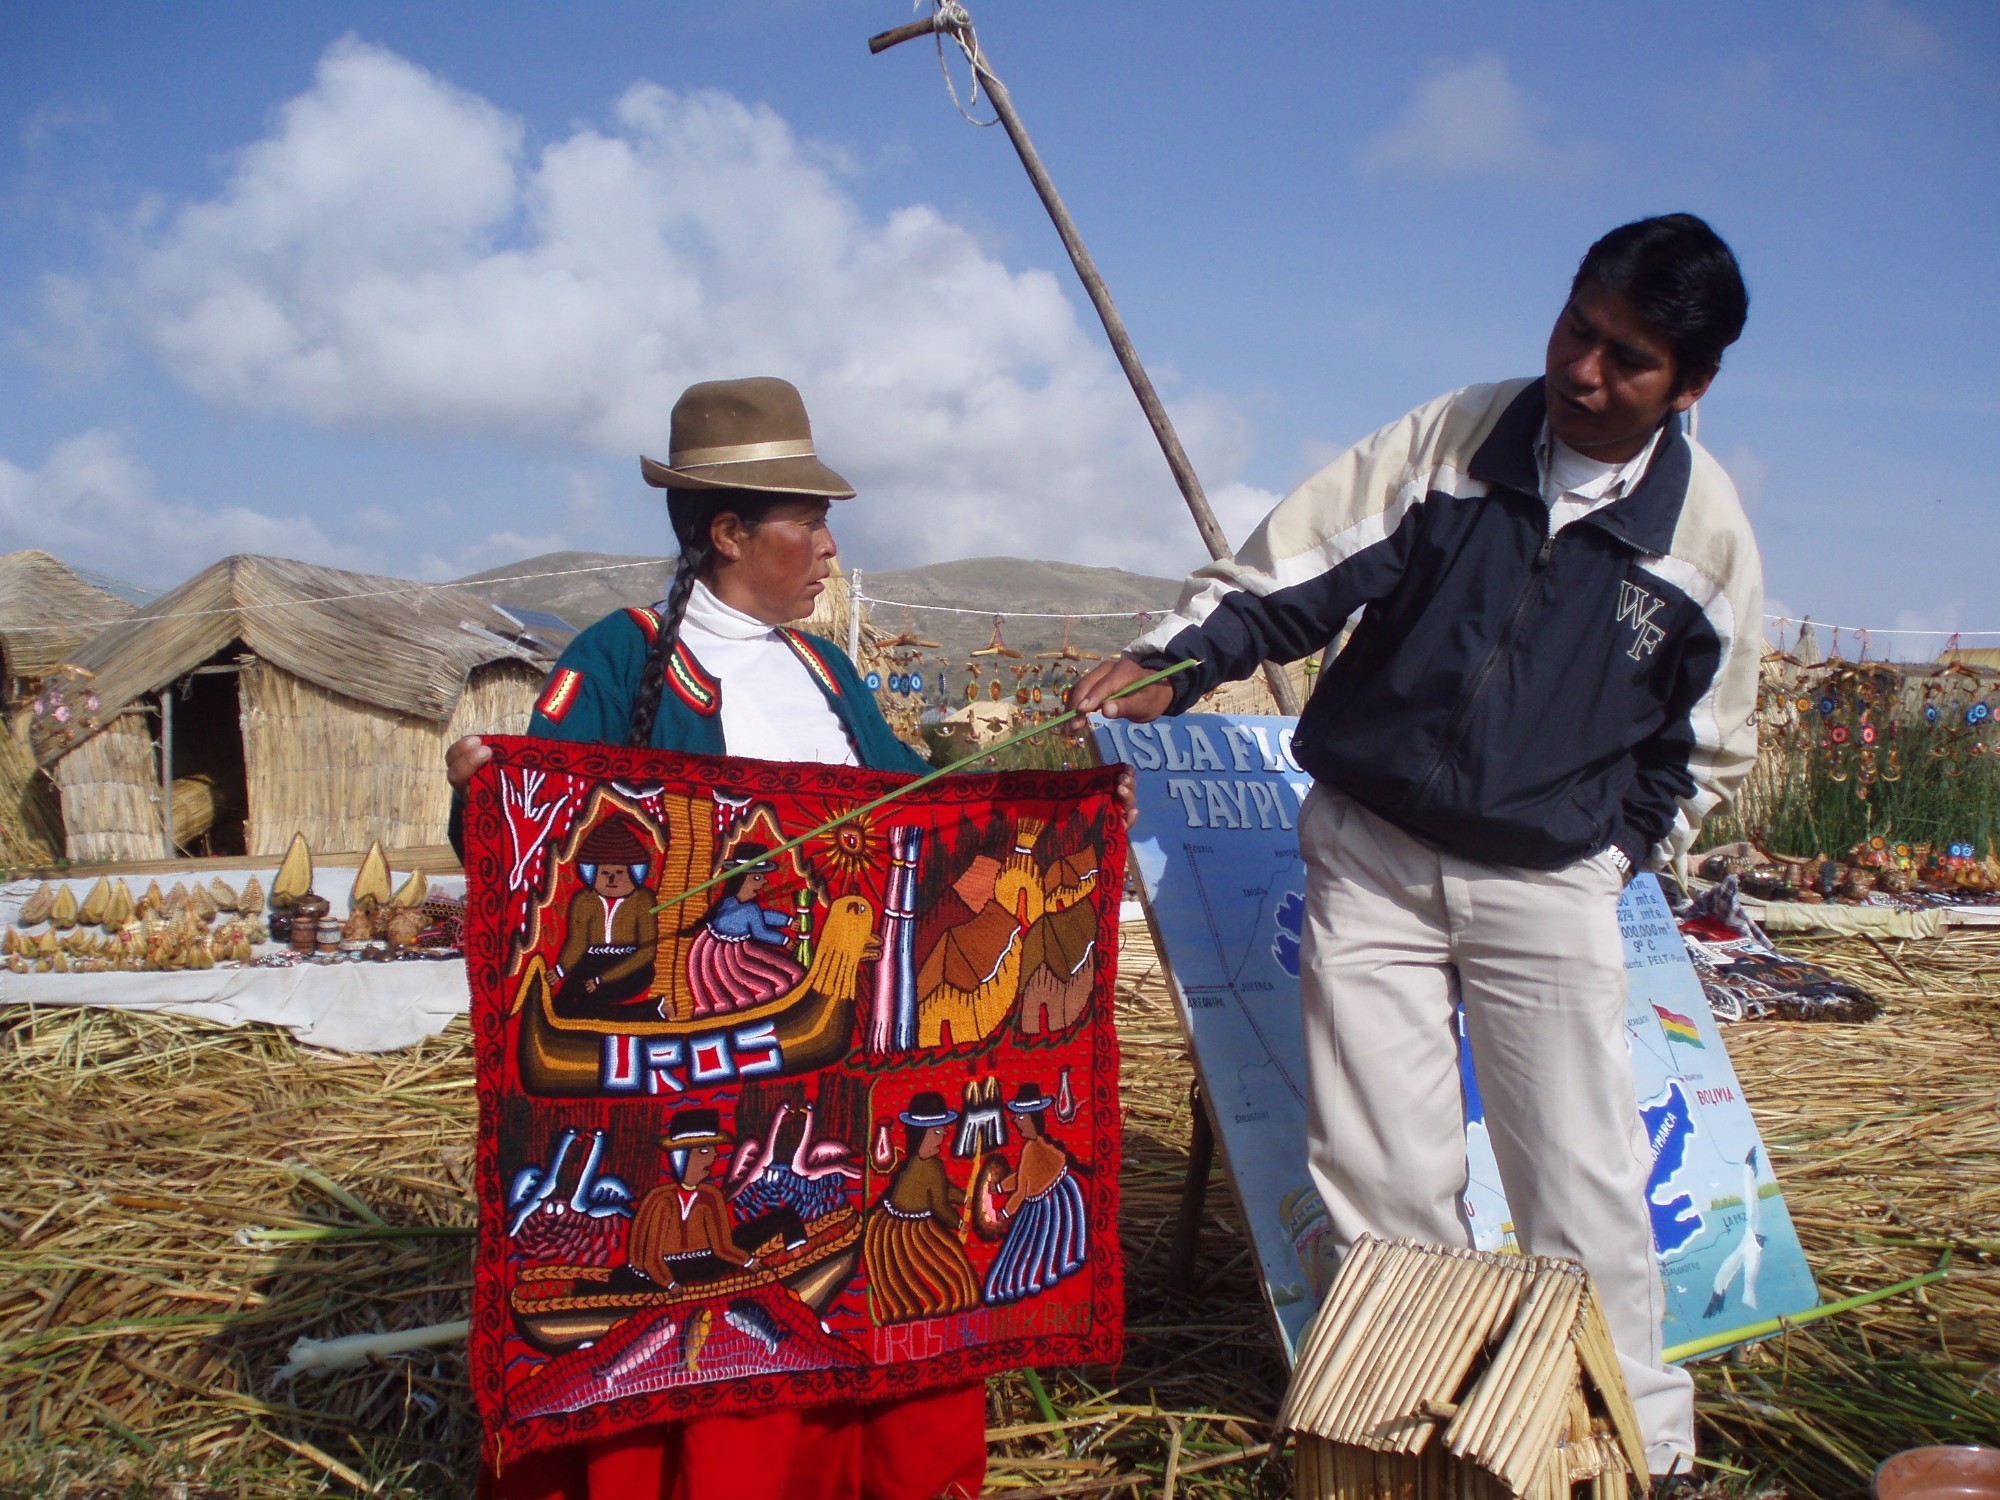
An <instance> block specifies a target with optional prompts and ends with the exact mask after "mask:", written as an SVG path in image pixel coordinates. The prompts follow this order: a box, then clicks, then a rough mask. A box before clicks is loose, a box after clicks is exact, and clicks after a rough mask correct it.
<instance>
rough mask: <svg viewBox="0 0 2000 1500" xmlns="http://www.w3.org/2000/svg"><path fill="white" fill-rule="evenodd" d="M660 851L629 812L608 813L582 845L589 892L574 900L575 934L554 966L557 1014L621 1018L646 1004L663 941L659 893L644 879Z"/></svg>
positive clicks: (571, 915) (581, 863) (582, 864)
mask: <svg viewBox="0 0 2000 1500" xmlns="http://www.w3.org/2000/svg"><path fill="white" fill-rule="evenodd" d="M655 853H656V851H655V850H654V849H652V848H651V847H649V846H648V844H647V843H646V840H645V838H644V837H643V836H642V835H641V833H640V830H639V825H638V824H637V823H636V822H634V821H633V820H632V819H631V818H629V817H626V816H624V815H623V814H614V815H612V816H611V817H608V818H606V819H605V820H604V821H602V822H601V823H599V824H598V825H597V826H596V827H595V828H593V829H591V830H590V831H589V832H588V833H586V834H585V835H584V836H583V839H582V841H581V843H579V844H578V846H577V871H578V873H579V874H580V875H581V876H582V877H583V883H584V885H585V887H586V889H584V890H580V891H578V892H577V893H576V895H575V896H573V897H572V898H571V899H570V904H569V928H568V934H569V935H568V938H567V940H566V941H565V942H564V944H563V949H562V956H561V958H560V959H559V960H558V961H557V966H556V974H557V976H558V979H559V981H560V982H559V983H558V984H557V986H556V992H555V1009H556V1013H557V1014H558V1015H565V1016H615V1015H618V1014H620V1013H621V1012H623V1011H625V1010H627V1008H628V1007H631V1006H633V1005H634V1004H635V1003H636V1004H644V1003H645V1002H646V992H647V990H648V989H649V988H650V987H651V985H652V983H653V950H654V948H655V946H657V943H658V940H659V923H658V922H657V921H656V920H655V919H654V916H653V903H654V900H655V898H656V894H657V893H656V892H655V891H654V889H653V887H652V886H650V885H647V884H646V875H647V872H648V871H649V870H650V869H651V868H652V867H653V863H654V859H655Z"/></svg>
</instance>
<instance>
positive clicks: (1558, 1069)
mask: <svg viewBox="0 0 2000 1500" xmlns="http://www.w3.org/2000/svg"><path fill="white" fill-rule="evenodd" d="M1299 842H1300V846H1301V852H1302V853H1303V855H1304V858H1305V865H1306V928H1305V938H1304V944H1303V950H1302V953H1301V963H1300V971H1301V972H1300V991H1301V1000H1302V1003H1303V1010H1304V1019H1305V1045H1306V1068H1307V1077H1308V1079H1309V1081H1310V1087H1311V1092H1312V1108H1311V1117H1312V1124H1311V1130H1310V1137H1309V1147H1310V1155H1311V1162H1312V1173H1313V1178H1314V1181H1315V1183H1316V1185H1317V1186H1318V1188H1319V1191H1320V1194H1321V1196H1322V1197H1323V1198H1324V1199H1325V1200H1326V1207H1327V1212H1328V1214H1329V1216H1330V1218H1331V1221H1332V1226H1333V1232H1334V1235H1335V1237H1336V1239H1337V1241H1338V1242H1339V1244H1340V1247H1341V1249H1342V1250H1343V1251H1344V1250H1345V1249H1346V1247H1347V1246H1348V1245H1349V1244H1351V1243H1352V1242H1353V1241H1354V1239H1355V1238H1356V1237H1358V1236H1359V1235H1361V1234H1362V1233H1364V1232H1366V1233H1371V1234H1375V1235H1378V1236H1390V1237H1393V1236H1398V1235H1408V1236H1410V1237H1411V1238H1413V1239H1418V1240H1423V1241H1426V1242H1428V1243H1432V1244H1460V1245H1464V1244H1470V1243H1471V1235H1470V1230H1469V1229H1468V1227H1467V1225H1466V1222H1465V1219H1464V1217H1463V1214H1462V1212H1461V1210H1460V1205H1459V1194H1460V1192H1461V1191H1462V1190H1463V1189H1464V1187H1465V1177H1466V1162H1465V1114H1464V1109H1465V1105H1464V1094H1463V1091H1462V1089H1461V1088H1460V1084H1459V1072H1458V1042H1457V1038H1456V1035H1455V1033H1454V1030H1453V1019H1452V1018H1453V1014H1454V1011H1455V1009H1456V1006H1457V1004H1458V1002H1459V1001H1461V1000H1463V1001H1464V1003H1465V1015H1466V1035H1467V1038H1468V1040H1469V1041H1470V1043H1471V1046H1472V1057H1473V1063H1474V1066H1475V1067H1476V1068H1477V1069H1478V1072H1479V1089H1480V1095H1481V1097H1482V1099H1483V1101H1484V1103H1485V1110H1486V1127H1487V1131H1488V1133H1489V1135H1490V1136H1491V1139H1492V1143H1493V1154H1494V1156H1495V1158H1496V1159H1497V1160H1498V1162H1499V1166H1500V1180H1501V1185H1502V1186H1503V1187H1504V1188H1505V1189H1506V1193H1507V1205H1508V1208H1509V1210H1510V1211H1511V1213H1512V1215H1513V1222H1514V1234H1515V1237H1516V1238H1517V1240H1518V1241H1519V1243H1520V1245H1521V1248H1522V1249H1523V1250H1525V1251H1526V1252H1528V1253H1529V1254H1534V1255H1564V1256H1570V1257H1573V1258H1575V1259H1577V1260H1580V1261H1582V1262H1583V1264H1584V1266H1585V1267H1586V1268H1587V1269H1588V1270H1589V1272H1590V1275H1591V1279H1592V1280H1593V1281H1594V1282H1595V1283H1596V1285H1597V1292H1598V1296H1599V1297H1600V1298H1601V1299H1602V1300H1603V1303H1604V1311H1605V1315H1606V1318H1607V1320H1608V1321H1609V1323H1610V1325H1611V1336H1612V1340H1613V1342H1614V1343H1615V1344H1616V1345H1617V1348H1618V1354H1619V1358H1620V1361H1621V1363H1622V1364H1623V1366H1624V1370H1625V1383H1626V1385H1627V1387H1628V1388H1629V1390H1630V1392H1631V1395H1632V1400H1633V1404H1634V1406H1635V1407H1636V1408H1637V1409H1638V1413H1639V1421H1640V1424H1641V1426H1642V1428H1643V1429H1644V1434H1645V1440H1646V1453H1647V1458H1648V1461H1649V1463H1650V1464H1651V1467H1652V1469H1653V1471H1654V1472H1655V1473H1665V1472H1667V1471H1668V1470H1670V1469H1671V1468H1672V1467H1673V1461H1674V1458H1675V1456H1676V1455H1678V1454H1689V1453H1692V1452H1693V1451H1694V1386H1693V1382H1692V1380H1690V1378H1689V1377H1688V1375H1687V1373H1686V1372H1685V1371H1683V1370H1679V1369H1675V1368H1672V1367H1663V1366H1662V1365H1661V1363H1660V1318H1661V1315H1662V1313H1663V1311H1664V1309H1665V1294H1664V1292H1663V1290H1662V1288H1661V1285H1660V1276H1659V1268H1658V1265H1657V1263H1656V1261H1655V1259H1654V1254H1653V1238H1652V1225H1651V1222H1650V1219H1649V1216H1648V1214H1647V1211H1646V1202H1645V1195H1646V1179H1647V1176H1648V1170H1649V1165H1650V1150H1649V1147H1648V1143H1647V1141H1646V1138H1645V1134H1644V1131H1643V1130H1642V1128H1641V1127H1640V1124H1639V1113H1638V1106H1637V1101H1636V1098H1635V1093H1634V1086H1633V1082H1632V1062H1631V1057H1630V1054H1629V1053H1628V1052H1627V1049H1626V1044H1625V1024H1624V1023H1625V955H1624V947H1623V944H1622V942H1621V940H1620V938H1619V934H1618V921H1617V902H1618V892H1619V887H1620V883H1621V877H1620V875H1619V872H1618V870H1617V868H1616V867H1615V866H1614V865H1613V864H1612V862H1611V861H1610V860H1609V859H1608V858H1606V857H1605V856H1602V855H1598V856H1593V857H1592V858H1590V859H1586V860H1584V861H1582V862H1581V863H1579V864H1575V865H1571V866H1570V867H1569V868H1567V869H1564V870H1520V869H1511V868H1507V867H1504V866H1499V865H1486V864H1479V863H1477V862H1475V861H1472V860H1467V859H1460V858H1459V857H1457V856H1456V855H1452V854H1447V853H1443V852H1441V851H1439V850H1436V849H1433V848H1431V847H1429V846H1427V845H1425V844H1422V843H1420V842H1418V841H1417V840H1416V839H1414V838H1412V837H1410V835H1408V834H1406V833H1404V832H1403V831H1402V830H1401V829H1399V828H1397V827H1395V826H1394V825H1393V824H1391V823H1388V822H1385V821H1384V820H1383V819H1381V818H1379V817H1376V816H1375V815H1374V814H1373V813H1370V812H1368V811H1367V810H1366V809H1365V808H1363V807H1361V806H1360V805H1359V804H1358V803H1356V802H1354V801H1353V800H1352V799H1350V798H1348V797H1345V796H1342V795H1341V794H1340V793H1338V792H1333V791H1329V790H1326V789H1324V788H1315V789H1314V791H1313V792H1312V793H1311V795H1310V796H1308V797H1307V799H1306V803H1305V806H1304V807H1303V808H1302V809H1301V811H1300V815H1299Z"/></svg>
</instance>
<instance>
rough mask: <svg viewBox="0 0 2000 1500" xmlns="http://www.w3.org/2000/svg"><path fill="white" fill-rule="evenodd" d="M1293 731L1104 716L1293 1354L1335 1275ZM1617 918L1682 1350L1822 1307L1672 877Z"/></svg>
mask: <svg viewBox="0 0 2000 1500" xmlns="http://www.w3.org/2000/svg"><path fill="white" fill-rule="evenodd" d="M1293 724H1294V721H1293V720H1291V719H1287V718H1278V717H1265V716H1237V715H1221V714H1188V715H1184V716H1182V717H1180V718H1178V719H1173V720H1162V721H1159V722H1157V723H1153V724H1144V725H1132V724H1122V723H1118V722H1116V721H1110V720H1099V721H1095V723H1094V725H1093V727H1094V729H1095V732H1096V736H1097V743H1098V748H1099V751H1100V753H1101V754H1102V755H1103V757H1104V759H1105V760H1106V761H1111V760H1118V761H1122V762H1124V763H1126V764H1127V765H1130V766H1132V767H1133V768H1134V770H1135V771H1136V772H1137V778H1138V792H1139V807H1140V820H1139V823H1138V825H1137V827H1136V828H1134V830H1133V840H1132V859H1133V863H1134V865H1135V867H1136V869H1137V872H1138V879H1139V883H1140V887H1141V890H1142V892H1143V894H1144V896H1145V898H1146V902H1147V905H1148V908H1149V910H1150V912H1151V916H1152V919H1153V925H1154V929H1155V932H1156V933H1157V934H1158V937H1159V939H1160V942H1161V945H1162V947H1161V951H1162V956H1163V957H1164V958H1165V959H1166V961H1167V966H1168V972H1169V976H1170V981H1171V985H1172V989H1173V994H1174V1000H1175V1004H1176V1005H1177V1007H1178V1008H1179V1010H1180V1014H1181V1020H1182V1023H1183V1025H1184V1026H1185V1027H1186V1030H1187V1033H1188V1037H1189V1041H1190V1045H1191V1048H1192V1051H1193V1053H1194V1059H1195V1068H1196V1072H1197V1075H1198V1076H1199V1077H1200V1079H1201V1083H1202V1089H1203V1092H1204V1093H1205V1095H1206V1096H1207V1099H1208V1107H1209V1111H1210V1115H1211V1118H1212V1119H1213V1121H1214V1124H1215V1127H1216V1141H1217V1146H1218V1149H1219V1150H1220V1152H1221V1154H1222V1159H1223V1162H1224V1164H1225V1166H1226V1167H1227V1169H1228V1173H1229V1178H1230V1182H1231V1186H1232V1189H1233V1191H1234V1192H1235V1194H1236V1197H1237V1201H1238V1204H1239V1207H1240V1209H1241V1211H1242V1214H1243V1218H1244V1221H1245V1222H1246V1223H1247V1224H1248V1226H1249V1228H1250V1235H1251V1240H1252V1244H1253V1248H1254V1251H1255V1254H1256V1257H1257V1262H1258V1267H1259V1271H1260V1273H1261V1276H1262V1279H1263V1286H1264V1290H1265V1294H1266V1297H1267V1299H1268V1301H1269V1303H1270V1307H1271V1312H1272V1316H1273V1317H1274V1319H1275V1320H1276V1323H1277V1326H1278V1330H1279V1333H1280V1335H1281V1341H1282V1343H1283V1345H1284V1347H1285V1349H1286V1350H1287V1353H1288V1355H1289V1353H1290V1351H1292V1350H1293V1349H1295V1348H1296V1346H1297V1343H1298V1340H1299V1338H1300V1336H1301V1334H1302V1333H1303V1332H1304V1330H1305V1328H1306V1326H1307V1324H1308V1323H1310V1322H1311V1319H1312V1314H1313V1312H1314V1310H1315V1309H1316V1308H1317V1307H1318V1305H1319V1299H1320V1297H1321V1295H1322V1294H1323V1293H1324V1292H1325V1290H1326V1288H1327V1286H1328V1285H1329V1283H1330V1282H1331V1279H1332V1275H1333V1272H1334V1270H1335V1268H1336V1260H1335V1257H1334V1254H1333V1247H1332V1244H1331V1238H1330V1235H1329V1232H1328V1229H1329V1226H1328V1223H1327V1217H1326V1210H1325V1207H1324V1205H1323V1204H1322V1203H1321V1201H1320V1198H1319V1194H1318V1193H1317V1192H1316V1191H1315V1190H1314V1188H1313V1185H1312V1180H1311V1177H1310V1175H1309V1173H1308V1172H1307V1170H1306V1153H1305V1142H1306V1102H1305V1101H1306V1087H1305V1077H1304V1054H1303V1043H1302V1041H1301V1035H1300V1025H1299V1009H1298V1007H1299V988H1298V977H1299V954H1300V947H1301V943H1302V938H1303V933H1304V925H1305V900H1304V894H1303V889H1302V885H1303V879H1304V870H1303V866H1302V865H1301V863H1300V860H1299V847H1298V833H1297V819H1298V813H1299V808H1300V807H1301V806H1302V805H1303V803H1304V801H1305V798H1306V794H1307V793H1308V792H1309V791H1311V789H1312V778H1311V777H1310V776H1308V775H1307V774H1306V772H1305V771H1304V770H1303V769H1302V768H1301V767H1300V766H1299V764H1298V762H1297V761H1296V759H1295V758H1294V757H1293V755H1292V747H1291V736H1292V729H1293ZM1618 915H1619V925H1620V929H1621V932H1622V934H1623V936H1624V940H1625V962H1626V972H1627V975H1628V977H1629V980H1630V992H1629V995H1628V998H1627V1004H1626V1019H1625V1029H1626V1039H1627V1042H1628V1044H1629V1045H1630V1047H1631V1049H1632V1062H1633V1073H1634V1077H1635V1080H1636V1082H1637V1086H1638V1098H1639V1115H1640V1121H1641V1124H1642V1126H1643V1127H1644V1129H1645V1132H1646V1137H1647V1140H1648V1141H1649V1142H1650V1143H1651V1148H1652V1153H1653V1170H1652V1174H1651V1177H1650V1180H1649V1182H1648V1186H1647V1207H1648V1210H1649V1212H1650V1213H1651V1216H1652V1222H1653V1236H1654V1244H1655V1249H1656V1250H1657V1252H1658V1254H1659V1256H1660V1266H1661V1272H1662V1277H1663V1280H1664V1282H1665V1284H1666V1289H1667V1317H1666V1330H1665V1333H1666V1343H1667V1345H1668V1347H1670V1348H1671V1347H1672V1346H1674V1345H1676V1344H1681V1343H1686V1342H1689V1341H1691V1340H1694V1339H1697V1338H1704V1337H1708V1336H1712V1335H1714V1334H1717V1333H1726V1332H1729V1331H1732V1330H1734V1329H1737V1328H1742V1327H1747V1326H1749V1325H1751V1324H1753V1323H1757V1322H1760V1321H1763V1320H1765V1319H1768V1318H1772V1317H1775V1316H1778V1315H1780V1314H1785V1313H1796V1312H1802V1311H1804V1310H1805V1309H1807V1308H1809V1307H1812V1306H1814V1305H1815V1304H1816V1303H1817V1302H1818V1300H1819V1299H1818V1293H1817V1291H1816V1289H1815V1287H1814V1284H1813V1280H1812V1274H1811V1272H1810V1270H1809V1269H1808V1267H1807V1265H1806V1261H1805V1255H1804V1253H1803V1251H1801V1250H1800V1248H1799V1244H1798V1238H1797V1235H1796V1234H1795V1233H1794V1232H1793V1229H1792V1225H1791V1219H1790V1217H1789V1215H1788V1214H1787V1212H1786V1209H1785V1204H1784V1199H1783V1197H1782V1196H1781V1195H1780V1194H1779V1191H1778V1185H1777V1181H1776V1178H1775V1177H1774V1176H1773V1175H1772V1173H1771V1168H1770V1163H1769V1161H1768V1159H1767V1157H1766V1154H1765V1152H1764V1150H1763V1148H1762V1143H1761V1142H1760V1140H1759V1138H1758V1135H1757V1130H1756V1125H1755V1123H1754V1121H1753V1120H1752V1119H1751V1116H1750V1110H1749V1106H1748V1105H1747V1104H1746V1103H1745V1102H1744V1100H1743V1091H1742V1088H1741V1085H1740V1084H1739V1083H1738V1082H1737V1079H1736V1073H1735V1070H1734V1068H1733V1067H1731V1065H1730V1062H1729V1055H1728V1052H1727V1049H1726V1048H1725V1047H1724V1045H1723V1040H1722V1036H1721V1033H1720V1032H1719V1031H1718V1029H1717V1027H1716V1024H1715V1021H1714V1019H1713V1017H1712V1016H1711V1015H1710V1014H1709V1010H1708V1005H1707V1002H1706V1000H1705V999H1704V997H1703V995H1702V991H1701V984H1700V981H1699V980H1698V979H1697V978H1696V976H1695V973H1694V969H1693V966H1692V965H1691V964H1690V963H1689V962H1688V959H1687V954H1686V949H1685V947H1684V946H1683V944H1682V943H1681V940H1680V933H1679V930H1678V928H1677V927H1676V926H1675V924H1674V920H1673V914H1672V912H1671V911H1670V910H1669V909H1668V907H1667V904H1666V900H1665V898H1664V897H1663V896H1662V895H1661V893H1660V887H1659V883H1658V881H1656V880H1655V879H1653V878H1652V877H1651V876H1649V875H1648V876H1640V877H1639V878H1637V879H1635V880H1634V881H1632V883H1631V884H1630V885H1629V886H1628V887H1627V888H1626V891H1625V895H1624V897H1623V899H1622V900H1621V901H1620V903H1619V911H1618ZM1460 1063H1461V1076H1462V1078H1463V1080H1464V1085H1465V1103H1466V1175H1467V1181H1466V1189H1465V1193H1464V1196H1463V1202H1464V1205H1465V1211H1466V1216H1467V1219H1468V1221H1469V1222H1470V1224H1471V1225H1472V1231H1473V1241H1474V1244H1475V1246H1476V1247H1477V1248H1479V1249H1482V1250H1511V1249H1514V1248H1516V1247H1515V1245H1514V1241H1513V1235H1512V1231H1511V1224H1510V1222H1509V1218H1508V1214H1507V1205H1506V1198H1505V1195H1504V1193H1503V1191H1502V1189H1501V1184H1500V1174H1499V1169H1498V1167H1497V1165H1496V1164H1495V1162H1494V1159H1493V1152H1492V1148H1491V1146H1490V1144H1489V1142H1488V1140H1487V1136H1486V1124H1485V1111H1484V1107H1483V1104H1482V1102H1481V1099H1480V1094H1479V1086H1478V1080H1477V1078H1476V1076H1475V1075H1474V1073H1473V1069H1472V1065H1471V1057H1470V1053H1469V1051H1468V1050H1467V1049H1466V1048H1465V1046H1464V1042H1463V1036H1462V1028H1461V1044H1460Z"/></svg>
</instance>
